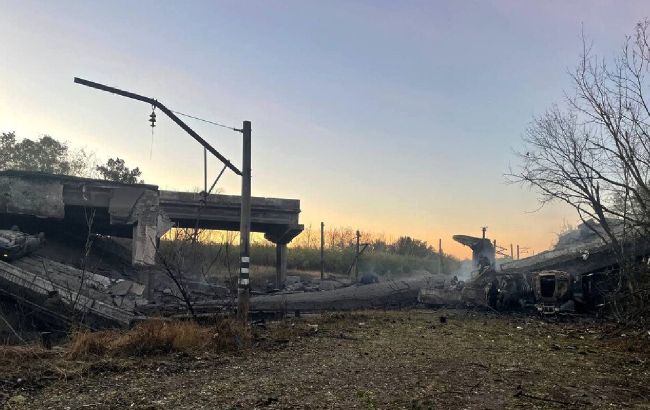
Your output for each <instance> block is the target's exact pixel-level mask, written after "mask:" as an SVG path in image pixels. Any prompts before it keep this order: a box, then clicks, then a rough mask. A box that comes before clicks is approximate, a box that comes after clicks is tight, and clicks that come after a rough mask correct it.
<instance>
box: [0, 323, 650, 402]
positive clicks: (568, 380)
mask: <svg viewBox="0 0 650 410" xmlns="http://www.w3.org/2000/svg"><path fill="white" fill-rule="evenodd" d="M441 317H444V318H446V323H442V320H441ZM621 332H623V331H621V330H620V329H619V330H618V331H617V332H616V333H614V332H613V327H612V326H608V325H602V324H597V323H595V322H593V321H591V320H588V319H578V320H576V319H573V320H562V321H543V320H541V319H539V318H531V317H525V316H512V315H496V314H488V313H479V312H468V311H460V310H449V311H446V310H442V311H429V310H411V311H394V312H357V313H348V314H326V315H322V316H306V317H305V316H304V317H302V318H292V319H285V320H284V321H281V322H269V323H266V324H265V325H264V326H256V327H255V334H256V336H255V339H254V342H253V345H252V346H251V347H249V348H245V349H242V350H240V351H237V352H228V353H226V352H224V353H221V354H215V353H211V354H207V353H201V354H191V355H190V354H169V355H164V356H156V357H146V358H95V359H88V360H69V359H65V358H64V357H63V356H64V351H63V350H60V351H56V350H55V351H53V352H49V353H46V352H43V351H40V352H38V351H34V352H32V353H30V354H26V353H25V354H22V355H20V354H17V353H15V352H14V353H7V351H8V350H7V351H5V354H4V355H3V353H2V350H1V349H0V365H1V368H2V371H1V372H0V404H4V406H5V407H6V408H16V409H27V408H29V409H46V408H48V409H93V408H97V409H100V408H101V409H104V408H127V407H128V408H140V409H171V408H180V409H199V408H244V409H249V408H269V409H279V408H304V409H307V408H309V409H313V408H343V409H350V408H360V409H379V408H381V409H394V408H405V409H429V408H472V409H473V408H481V409H482V408H488V409H491V408H494V409H497V408H526V409H529V408H630V407H636V408H649V407H650V401H649V398H650V383H649V382H650V368H649V366H648V360H649V359H650V340H649V337H650V335H649V334H648V332H647V331H644V333H640V332H639V331H636V332H631V331H627V333H621ZM605 335H606V337H605Z"/></svg>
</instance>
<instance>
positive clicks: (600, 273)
mask: <svg viewBox="0 0 650 410" xmlns="http://www.w3.org/2000/svg"><path fill="white" fill-rule="evenodd" d="M589 223H591V224H592V226H591V227H590V226H588V225H587V224H589ZM594 229H596V230H597V229H599V228H598V227H595V225H594V223H593V222H588V223H584V224H581V225H580V226H579V227H578V229H577V230H575V231H571V232H569V233H566V234H565V235H563V236H561V237H560V240H559V242H558V244H557V245H556V247H555V248H554V249H552V250H549V251H546V252H542V253H539V254H537V255H535V256H531V257H528V258H524V259H520V260H508V261H504V262H503V263H499V261H498V260H497V259H496V252H495V248H494V244H493V243H492V242H491V241H490V240H489V239H486V238H476V237H471V236H465V235H456V236H454V239H455V240H456V241H458V242H460V243H462V244H463V245H466V246H468V247H470V248H471V249H472V255H473V265H472V268H473V270H472V272H471V277H470V278H469V279H468V280H467V281H466V282H462V281H457V280H456V281H451V282H450V283H446V284H438V286H433V287H428V288H425V289H422V290H421V291H420V294H419V296H418V299H419V300H420V302H421V303H424V304H426V305H430V306H442V305H446V306H460V307H464V306H482V307H488V308H491V309H496V310H509V309H529V308H530V309H535V310H537V311H539V312H540V313H542V314H556V313H559V312H575V311H588V310H593V309H596V308H598V307H600V306H602V304H603V298H604V297H605V295H606V294H607V293H608V292H611V291H612V290H613V289H614V288H615V284H613V283H612V276H613V275H611V273H612V272H615V271H616V270H617V269H618V268H619V267H618V262H617V258H616V255H615V254H614V252H613V251H612V249H611V247H610V246H609V245H607V244H605V243H604V242H603V241H602V240H601V239H600V237H599V236H598V235H597V234H596V233H595V232H594ZM624 247H625V251H626V254H627V255H628V256H629V257H630V258H631V259H633V260H637V261H645V262H647V260H648V256H649V255H650V240H649V239H648V238H643V237H634V238H630V239H628V240H626V241H625V242H624Z"/></svg>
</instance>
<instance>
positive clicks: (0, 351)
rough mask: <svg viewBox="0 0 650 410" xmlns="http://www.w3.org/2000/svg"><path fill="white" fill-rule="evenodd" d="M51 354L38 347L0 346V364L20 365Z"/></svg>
mask: <svg viewBox="0 0 650 410" xmlns="http://www.w3.org/2000/svg"><path fill="white" fill-rule="evenodd" d="M50 354H52V352H51V351H48V350H45V349H44V348H43V347H41V346H38V345H27V346H0V363H1V364H6V363H20V362H25V361H28V360H31V359H40V358H43V357H44V356H47V355H50Z"/></svg>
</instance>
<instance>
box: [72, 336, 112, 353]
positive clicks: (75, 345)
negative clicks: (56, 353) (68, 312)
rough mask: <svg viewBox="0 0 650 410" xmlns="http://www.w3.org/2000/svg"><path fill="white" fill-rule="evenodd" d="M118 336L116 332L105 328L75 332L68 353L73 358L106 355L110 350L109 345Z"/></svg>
mask: <svg viewBox="0 0 650 410" xmlns="http://www.w3.org/2000/svg"><path fill="white" fill-rule="evenodd" d="M115 336H116V332H114V331H111V330H104V331H101V332H90V331H88V330H79V331H76V332H75V333H73V335H72V337H71V341H70V344H69V348H68V355H69V356H70V357H71V358H77V357H85V356H92V355H97V356H101V355H104V354H105V353H106V352H107V351H108V347H109V346H108V345H109V343H110V341H111V340H113V339H114V338H115Z"/></svg>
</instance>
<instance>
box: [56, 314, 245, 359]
mask: <svg viewBox="0 0 650 410" xmlns="http://www.w3.org/2000/svg"><path fill="white" fill-rule="evenodd" d="M250 340H251V332H250V329H249V327H248V326H245V325H242V324H241V323H239V322H237V321H234V320H232V319H222V320H220V321H218V322H217V323H216V324H215V325H211V326H201V325H198V324H196V323H195V322H188V321H162V320H149V321H146V322H142V323H139V324H137V325H136V326H135V327H134V328H133V329H130V330H128V331H102V332H93V333H91V332H83V333H77V334H75V335H73V337H72V340H71V342H70V347H69V350H68V352H69V353H68V355H69V357H70V358H80V357H86V356H104V355H107V356H148V355H155V354H165V353H171V352H185V353H191V352H201V351H213V352H221V351H227V350H237V349H242V348H245V347H247V346H248V345H249V344H250Z"/></svg>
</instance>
